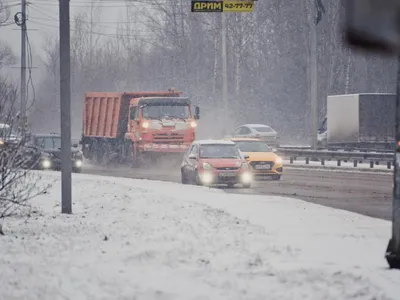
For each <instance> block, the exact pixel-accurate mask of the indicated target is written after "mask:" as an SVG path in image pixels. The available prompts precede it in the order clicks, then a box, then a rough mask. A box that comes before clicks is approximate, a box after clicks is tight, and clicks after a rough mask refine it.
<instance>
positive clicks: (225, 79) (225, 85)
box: [221, 12, 229, 134]
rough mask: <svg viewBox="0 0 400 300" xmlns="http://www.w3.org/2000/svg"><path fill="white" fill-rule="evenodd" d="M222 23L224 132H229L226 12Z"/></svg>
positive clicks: (222, 14) (222, 15)
mask: <svg viewBox="0 0 400 300" xmlns="http://www.w3.org/2000/svg"><path fill="white" fill-rule="evenodd" d="M221 17H222V18H221V25H222V31H221V36H222V41H221V55H222V100H223V102H224V120H223V122H224V123H223V126H224V133H225V134H226V133H227V126H228V112H229V109H228V61H227V60H228V58H227V49H226V17H225V14H224V13H223V12H222V13H221Z"/></svg>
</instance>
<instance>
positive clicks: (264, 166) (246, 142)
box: [229, 138, 283, 180]
mask: <svg viewBox="0 0 400 300" xmlns="http://www.w3.org/2000/svg"><path fill="white" fill-rule="evenodd" d="M229 140H231V141H232V142H234V143H235V144H236V145H237V146H238V148H239V150H240V151H241V152H242V153H243V154H245V155H246V156H248V158H247V161H248V163H249V165H250V168H251V170H252V173H253V177H254V179H273V180H280V179H281V176H282V173H283V160H282V158H281V157H279V156H278V155H277V154H275V153H274V152H273V150H272V148H271V147H269V146H268V145H267V144H266V143H265V142H264V141H262V140H260V139H257V138H229Z"/></svg>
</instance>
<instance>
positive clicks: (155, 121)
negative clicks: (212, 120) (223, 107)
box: [126, 97, 199, 152]
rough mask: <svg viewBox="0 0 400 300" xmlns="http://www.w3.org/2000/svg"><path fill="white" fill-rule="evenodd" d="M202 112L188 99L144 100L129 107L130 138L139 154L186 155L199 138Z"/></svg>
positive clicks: (156, 98) (130, 104)
mask: <svg viewBox="0 0 400 300" xmlns="http://www.w3.org/2000/svg"><path fill="white" fill-rule="evenodd" d="M198 119H199V109H198V108H197V107H196V108H195V109H193V108H192V106H191V103H190V100H189V99H188V98H185V97H141V98H132V99H131V100H130V103H129V121H128V130H127V133H126V134H127V135H128V136H129V138H130V139H131V140H133V141H134V142H136V143H137V147H138V148H139V149H138V150H139V151H140V152H185V151H186V150H187V148H188V147H189V145H190V144H191V143H192V142H193V141H194V140H195V138H196V127H197V122H196V120H198Z"/></svg>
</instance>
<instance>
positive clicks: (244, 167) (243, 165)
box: [240, 163, 249, 169]
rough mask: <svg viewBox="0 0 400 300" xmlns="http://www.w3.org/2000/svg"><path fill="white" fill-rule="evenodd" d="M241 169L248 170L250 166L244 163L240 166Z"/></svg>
mask: <svg viewBox="0 0 400 300" xmlns="http://www.w3.org/2000/svg"><path fill="white" fill-rule="evenodd" d="M240 168H241V169H248V168H249V165H248V164H247V163H242V165H241V166H240Z"/></svg>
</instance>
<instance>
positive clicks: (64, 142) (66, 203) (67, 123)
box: [59, 0, 72, 214]
mask: <svg viewBox="0 0 400 300" xmlns="http://www.w3.org/2000/svg"><path fill="white" fill-rule="evenodd" d="M59 2H60V94H61V95H60V102H61V104H60V108H61V201H62V205H61V207H62V208H61V213H63V214H71V213H72V201H71V172H72V163H71V156H72V153H71V70H70V67H71V65H70V63H71V62H70V24H69V2H70V0H59Z"/></svg>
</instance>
